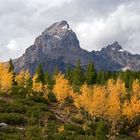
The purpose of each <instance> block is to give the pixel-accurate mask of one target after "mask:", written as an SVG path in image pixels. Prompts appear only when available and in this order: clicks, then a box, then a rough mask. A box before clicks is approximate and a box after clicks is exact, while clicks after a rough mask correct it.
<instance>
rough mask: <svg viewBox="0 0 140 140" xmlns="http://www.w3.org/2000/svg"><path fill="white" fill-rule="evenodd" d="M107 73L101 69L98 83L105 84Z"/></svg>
mask: <svg viewBox="0 0 140 140" xmlns="http://www.w3.org/2000/svg"><path fill="white" fill-rule="evenodd" d="M105 82H106V81H105V73H104V72H103V71H99V72H98V74H97V83H98V84H105Z"/></svg>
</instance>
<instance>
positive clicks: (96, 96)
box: [89, 85, 107, 118]
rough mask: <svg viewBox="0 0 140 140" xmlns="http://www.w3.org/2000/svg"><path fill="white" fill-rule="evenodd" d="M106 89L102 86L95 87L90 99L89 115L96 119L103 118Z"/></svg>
mask: <svg viewBox="0 0 140 140" xmlns="http://www.w3.org/2000/svg"><path fill="white" fill-rule="evenodd" d="M106 96H107V92H106V88H105V87H104V86H99V85H95V86H94V87H93V94H92V96H91V97H90V98H91V101H90V105H89V113H90V114H91V115H92V116H94V117H98V118H105V113H106V102H107V100H106Z"/></svg>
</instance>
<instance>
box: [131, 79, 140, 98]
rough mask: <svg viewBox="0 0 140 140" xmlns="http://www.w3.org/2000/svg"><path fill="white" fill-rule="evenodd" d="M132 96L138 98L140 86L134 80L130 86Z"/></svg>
mask: <svg viewBox="0 0 140 140" xmlns="http://www.w3.org/2000/svg"><path fill="white" fill-rule="evenodd" d="M132 90H133V94H135V95H137V96H140V84H139V81H138V80H134V81H133V84H132Z"/></svg>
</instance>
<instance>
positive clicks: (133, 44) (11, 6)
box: [0, 0, 140, 61]
mask: <svg viewBox="0 0 140 140" xmlns="http://www.w3.org/2000/svg"><path fill="white" fill-rule="evenodd" d="M61 20H67V21H68V23H69V25H70V27H71V28H72V29H73V31H74V32H75V33H76V34H77V37H78V39H79V41H80V46H81V48H83V49H86V50H89V51H92V50H100V49H101V48H103V47H105V46H106V45H108V44H112V43H113V42H114V41H118V42H119V44H120V45H122V47H123V48H124V49H126V50H128V51H130V52H131V53H138V54H140V0H0V61H7V60H9V59H10V58H12V59H14V58H17V57H19V56H21V55H22V54H23V53H24V52H25V49H26V48H28V47H29V46H30V45H32V44H33V43H34V40H35V38H36V37H37V36H38V35H40V34H41V33H42V32H43V31H44V30H45V28H47V27H48V26H50V25H51V24H53V23H54V22H58V21H61Z"/></svg>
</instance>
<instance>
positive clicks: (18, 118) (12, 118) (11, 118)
mask: <svg viewBox="0 0 140 140" xmlns="http://www.w3.org/2000/svg"><path fill="white" fill-rule="evenodd" d="M0 122H5V123H7V124H11V125H18V124H20V125H24V124H26V123H27V121H26V119H25V118H24V117H23V116H22V115H20V114H18V113H0Z"/></svg>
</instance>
